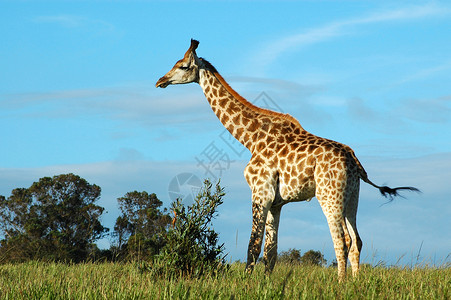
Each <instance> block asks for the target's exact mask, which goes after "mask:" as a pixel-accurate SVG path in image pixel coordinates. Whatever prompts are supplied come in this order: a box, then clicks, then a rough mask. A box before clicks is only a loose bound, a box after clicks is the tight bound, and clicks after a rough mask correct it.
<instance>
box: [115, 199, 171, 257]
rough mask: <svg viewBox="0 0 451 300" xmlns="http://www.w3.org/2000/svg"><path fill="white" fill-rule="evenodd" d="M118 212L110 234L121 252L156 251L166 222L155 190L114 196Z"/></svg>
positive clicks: (147, 253)
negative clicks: (116, 197) (119, 212)
mask: <svg viewBox="0 0 451 300" xmlns="http://www.w3.org/2000/svg"><path fill="white" fill-rule="evenodd" d="M117 201H118V204H119V208H120V210H121V215H120V216H119V217H118V218H117V219H116V224H115V225H114V237H115V238H116V241H117V248H118V250H119V254H120V255H121V256H126V257H128V258H132V259H134V258H144V259H145V258H148V257H150V256H153V255H155V254H157V253H158V252H159V251H160V249H161V247H163V245H164V243H165V237H164V236H165V234H166V229H167V227H168V225H169V223H170V220H171V218H170V216H169V214H167V210H166V209H164V210H163V211H162V210H161V209H160V207H161V206H162V205H163V202H161V201H160V200H159V199H158V198H157V196H156V195H155V194H153V193H152V194H148V193H147V192H145V191H143V192H137V191H134V192H129V193H127V194H125V196H124V197H121V198H118V199H117Z"/></svg>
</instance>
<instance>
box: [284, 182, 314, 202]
mask: <svg viewBox="0 0 451 300" xmlns="http://www.w3.org/2000/svg"><path fill="white" fill-rule="evenodd" d="M286 181H287V180H284V178H283V177H280V178H279V193H280V197H281V198H282V199H283V201H285V202H297V201H310V200H311V199H312V198H313V197H315V190H316V184H315V181H314V180H302V179H299V180H298V179H296V178H295V179H291V180H289V182H288V183H287V182H286Z"/></svg>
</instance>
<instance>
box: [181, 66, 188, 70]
mask: <svg viewBox="0 0 451 300" xmlns="http://www.w3.org/2000/svg"><path fill="white" fill-rule="evenodd" d="M179 69H180V70H188V69H189V68H188V67H184V66H180V67H179Z"/></svg>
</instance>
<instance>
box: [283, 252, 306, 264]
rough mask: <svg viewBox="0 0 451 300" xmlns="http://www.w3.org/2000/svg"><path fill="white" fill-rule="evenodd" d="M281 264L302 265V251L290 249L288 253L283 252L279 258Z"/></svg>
mask: <svg viewBox="0 0 451 300" xmlns="http://www.w3.org/2000/svg"><path fill="white" fill-rule="evenodd" d="M277 261H278V262H279V263H286V264H300V263H301V250H300V249H288V251H282V252H280V254H279V255H278V257H277Z"/></svg>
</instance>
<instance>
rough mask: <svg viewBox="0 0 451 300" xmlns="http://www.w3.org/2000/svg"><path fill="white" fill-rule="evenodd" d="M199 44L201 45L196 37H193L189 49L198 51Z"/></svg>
mask: <svg viewBox="0 0 451 300" xmlns="http://www.w3.org/2000/svg"><path fill="white" fill-rule="evenodd" d="M197 46H199V42H198V41H196V40H194V39H191V46H190V47H189V50H191V51H193V52H194V51H196V49H197Z"/></svg>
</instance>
